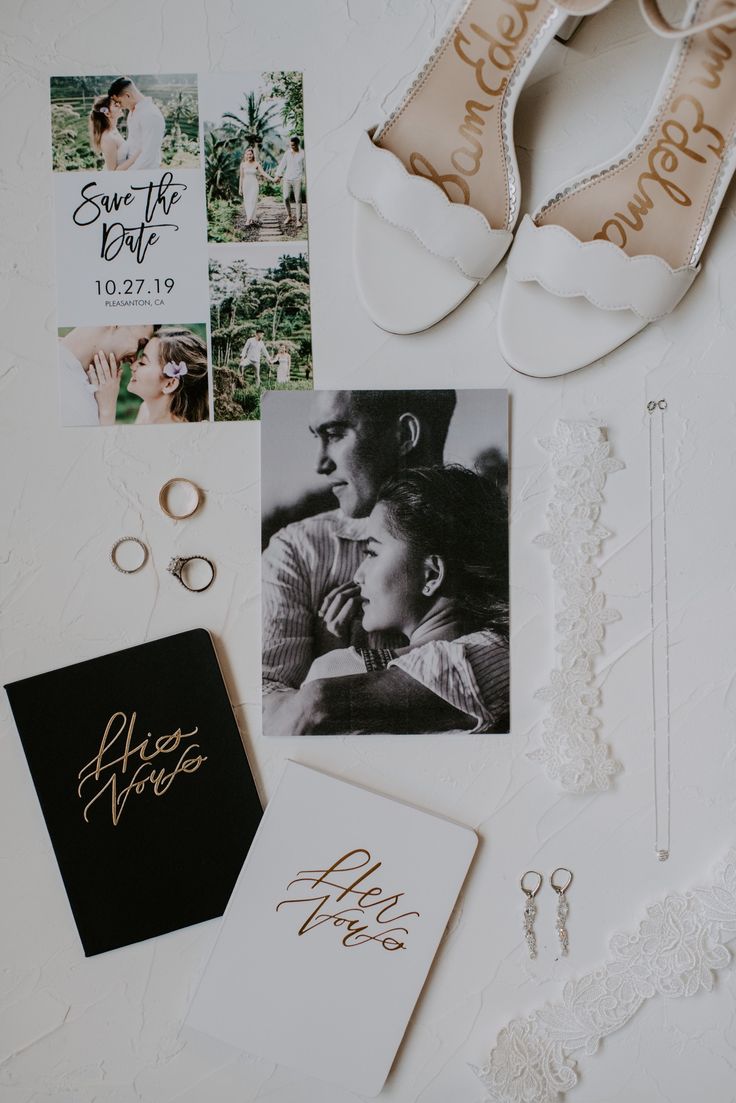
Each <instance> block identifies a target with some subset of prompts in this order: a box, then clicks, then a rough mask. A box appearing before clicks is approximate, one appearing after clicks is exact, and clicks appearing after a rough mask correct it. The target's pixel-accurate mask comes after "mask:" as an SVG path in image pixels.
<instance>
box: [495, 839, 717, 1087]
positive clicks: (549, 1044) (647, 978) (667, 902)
mask: <svg viewBox="0 0 736 1103" xmlns="http://www.w3.org/2000/svg"><path fill="white" fill-rule="evenodd" d="M734 937H736V848H732V849H731V850H730V851H729V852H728V854H727V855H726V859H725V861H724V862H723V863H722V864H721V865H720V866H719V867H718V869H717V871H716V875H715V878H714V880H713V883H712V884H711V885H709V886H708V887H706V888H698V889H695V890H693V891H691V892H675V893H671V894H670V895H669V896H665V898H664V900H662V901H661V902H659V903H656V904H652V905H650V907H648V908H647V910H646V915H645V917H644V919H643V920H642V921H641V923H640V924H639V929H638V931H637V932H636V934H616V935H614V937H613V938H612V939H611V941H610V944H609V947H610V957H609V959H608V961H606V962H605V964H604V965H602V966H601V967H600V968H599V969H596V970H595V972H593V973H588V974H587V976H584V977H580V979H579V980H572V981H568V983H567V984H566V985H565V987H564V988H563V990H562V999H561V1000H560V1001H559V1002H558V1003H554V1004H545V1006H544V1007H542V1008H540V1009H539V1010H537V1011H534V1012H532V1014H531V1015H528V1016H526V1018H523V1019H514V1020H513V1021H512V1022H510V1023H509V1024H508V1025H507V1026H505V1027H504V1028H503V1030H502V1031H501V1032H500V1034H499V1035H498V1038H497V1040H496V1045H495V1048H494V1049H493V1050H491V1055H490V1059H489V1061H488V1063H487V1064H486V1065H485V1066H484V1067H483V1068H482V1069H478V1068H473V1071H474V1072H475V1074H476V1075H477V1076H478V1077H479V1078H480V1079H481V1081H482V1082H483V1084H484V1085H485V1087H486V1089H487V1092H488V1097H489V1099H491V1100H493V1103H557V1101H558V1100H559V1098H560V1095H564V1094H565V1093H566V1092H568V1091H570V1089H571V1088H574V1087H575V1085H576V1084H577V1082H578V1064H577V1061H576V1060H575V1059H574V1058H573V1056H572V1055H573V1054H574V1053H583V1054H585V1055H586V1056H590V1055H592V1054H594V1053H595V1052H596V1050H597V1049H598V1046H599V1045H600V1043H601V1041H602V1039H603V1038H605V1037H606V1036H607V1035H608V1034H613V1032H614V1031H616V1030H619V1029H620V1028H621V1027H622V1026H624V1025H625V1024H626V1023H627V1022H628V1021H629V1019H631V1018H632V1016H633V1015H635V1014H636V1012H637V1011H638V1010H639V1008H640V1007H641V1006H642V1004H643V1003H644V1001H645V1000H649V999H651V998H652V997H653V996H665V997H667V998H669V999H673V998H675V997H678V996H693V995H695V993H696V992H700V991H706V992H710V991H711V989H712V988H713V982H714V976H715V971H716V970H717V969H723V968H725V966H726V965H728V963H729V962H730V960H731V953H730V951H729V950H728V949H727V948H726V945H725V944H726V943H727V942H730V941H731V940H732V939H733V938H734Z"/></svg>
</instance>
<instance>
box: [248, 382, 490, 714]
mask: <svg viewBox="0 0 736 1103" xmlns="http://www.w3.org/2000/svg"><path fill="white" fill-rule="evenodd" d="M261 440H262V444H261V460H262V465H261V470H262V476H261V487H262V496H261V501H262V527H263V529H262V531H263V559H262V583H263V730H264V734H265V735H329V734H367V733H372V732H383V733H397V734H399V733H409V732H414V733H431V732H458V731H471V732H496V733H499V732H503V733H506V732H508V731H509V646H508V606H509V582H508V508H507V498H508V408H507V394H506V391H500V390H467V391H454V390H427V391H420V390H415V391H398V390H396V391H394V390H391V391H369V390H361V391H315V392H313V393H309V392H269V393H267V394H265V395H264V402H263V410H262V430H261Z"/></svg>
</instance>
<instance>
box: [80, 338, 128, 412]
mask: <svg viewBox="0 0 736 1103" xmlns="http://www.w3.org/2000/svg"><path fill="white" fill-rule="evenodd" d="M122 372H123V369H122V366H120V367H118V364H117V361H116V360H115V357H114V355H113V353H110V356H109V357H107V356H106V355H105V353H104V352H96V353H95V356H94V360H93V361H92V363H91V364H90V366H89V367H88V368H87V378H88V379H89V381H90V383H91V384H92V386H93V387H94V389H95V399H96V400H97V409H98V410H99V413H100V425H114V424H115V411H116V409H117V403H118V392H119V390H120V378H121V376H122Z"/></svg>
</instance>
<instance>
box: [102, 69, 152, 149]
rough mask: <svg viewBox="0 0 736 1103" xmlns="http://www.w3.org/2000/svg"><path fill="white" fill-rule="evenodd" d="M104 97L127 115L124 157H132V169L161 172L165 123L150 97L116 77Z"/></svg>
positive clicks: (122, 78) (129, 80) (126, 79)
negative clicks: (125, 152) (106, 95)
mask: <svg viewBox="0 0 736 1103" xmlns="http://www.w3.org/2000/svg"><path fill="white" fill-rule="evenodd" d="M107 94H108V96H109V97H110V99H111V100H114V101H115V103H116V104H118V105H119V106H120V107H122V108H124V109H125V110H126V111H127V112H128V115H127V120H126V122H127V128H128V157H135V168H136V170H140V169H158V168H161V143H162V141H163V138H164V134H165V132H166V121H165V119H164V117H163V115H162V114H161V111H160V110H159V109H158V107H157V106H156V104H155V103H154V102H153V100H152V99H151V97H150V96H144V95H143V93H142V92H141V91H140V90H139V89H138V88H136V86H135V84H134V83H133V81H132V80H131V79H130V77H118V78H117V80H114V81H113V82H112V84H111V85H110V87H109V89H108V93H107Z"/></svg>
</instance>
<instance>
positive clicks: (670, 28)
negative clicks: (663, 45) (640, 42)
mask: <svg viewBox="0 0 736 1103" xmlns="http://www.w3.org/2000/svg"><path fill="white" fill-rule="evenodd" d="M639 8H640V9H641V14H642V16H643V18H644V22H645V23H646V24H647V25H648V26H649V27H650V28H651V30H653V31H654V33H655V34H658V35H659V36H660V37H661V38H689V37H690V36H691V35H694V34H698V33H699V32H700V31H709V30H712V29H713V28H714V27H723V26H725V25H726V24H727V23H733V22H736V2H734V0H725V10H724V11H722V12H721V14H720V15H714V16H713V17H712V18H711V19H703V20H701V21H700V22H693V23H690V24H688V25H687V26H681V27H678V26H676V25H675V24H673V23H670V21H669V20H668V19H666V18H665V16H664V15H662V11H661V9H660V7H659V3H658V0H639Z"/></svg>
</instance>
